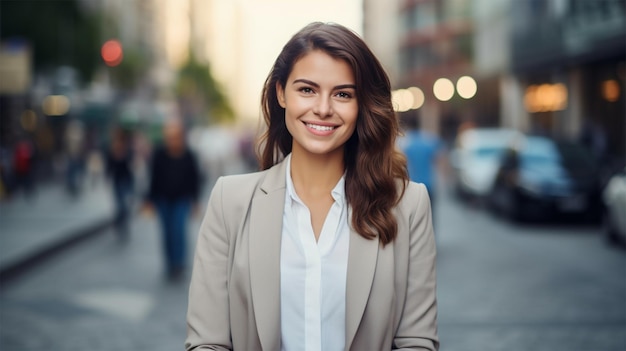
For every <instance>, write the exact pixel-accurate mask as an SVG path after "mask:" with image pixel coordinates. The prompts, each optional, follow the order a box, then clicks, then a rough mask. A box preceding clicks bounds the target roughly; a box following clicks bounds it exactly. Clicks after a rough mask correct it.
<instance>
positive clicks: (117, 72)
mask: <svg viewBox="0 0 626 351" xmlns="http://www.w3.org/2000/svg"><path fill="white" fill-rule="evenodd" d="M123 50H124V58H123V59H122V62H121V63H120V64H119V65H117V66H115V67H109V69H110V71H111V76H112V78H113V81H114V82H115V84H116V85H117V86H118V87H119V88H122V89H128V90H132V89H133V88H135V87H136V86H137V84H138V83H140V81H141V79H142V78H143V77H144V75H145V74H146V73H147V70H148V68H149V67H150V60H149V59H148V57H147V55H145V54H144V53H143V52H142V51H141V50H139V49H137V48H129V47H127V46H125V47H123Z"/></svg>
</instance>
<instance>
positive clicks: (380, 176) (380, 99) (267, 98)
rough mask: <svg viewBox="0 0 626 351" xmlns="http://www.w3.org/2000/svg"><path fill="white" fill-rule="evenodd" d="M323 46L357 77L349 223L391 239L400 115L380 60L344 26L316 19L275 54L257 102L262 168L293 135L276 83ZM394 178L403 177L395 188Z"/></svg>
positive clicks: (348, 154)
mask: <svg viewBox="0 0 626 351" xmlns="http://www.w3.org/2000/svg"><path fill="white" fill-rule="evenodd" d="M313 50H321V51H323V52H325V53H326V54H328V55H330V56H331V57H333V58H336V59H341V60H344V61H345V62H347V63H348V64H349V65H350V67H352V72H353V74H354V77H355V80H356V96H357V101H358V109H359V112H358V117H357V120H356V129H355V131H354V133H353V134H352V136H351V137H350V138H349V139H348V141H347V142H346V144H345V147H344V163H345V166H346V182H345V184H346V200H347V201H348V204H349V205H350V207H351V208H352V227H353V228H354V230H355V231H356V232H357V233H359V234H360V235H361V236H363V237H365V238H367V239H373V238H375V237H376V236H378V237H379V238H380V241H381V243H382V245H383V246H384V245H386V244H388V243H390V242H392V241H393V240H394V239H395V237H396V235H397V231H398V224H397V221H396V218H395V217H394V216H393V214H392V213H391V210H392V208H393V207H394V206H395V205H396V204H397V203H398V201H399V199H400V198H401V197H402V194H403V193H404V190H405V188H406V184H407V182H408V175H407V170H406V160H405V158H404V156H403V155H402V154H401V153H400V152H398V151H397V150H396V148H395V141H396V137H397V135H398V133H399V125H398V119H397V117H396V115H395V113H394V111H393V107H392V103H391V85H390V83H389V78H388V77H387V74H386V73H385V71H384V69H383V67H382V66H381V64H380V62H378V59H376V57H375V56H374V54H373V53H372V52H371V50H370V49H369V48H368V47H367V45H366V44H365V42H364V41H363V40H362V39H361V38H360V37H359V36H358V35H356V34H355V33H354V32H352V31H351V30H349V29H348V28H346V27H344V26H341V25H338V24H334V23H321V22H315V23H311V24H309V25H307V26H306V27H304V28H303V29H302V30H300V31H299V32H298V33H296V34H295V35H294V36H293V37H292V38H291V39H290V40H289V42H287V44H286V45H285V46H284V47H283V50H282V51H281V53H280V54H279V55H278V58H277V59H276V62H275V63H274V66H273V67H272V69H271V71H270V74H269V76H268V77H267V79H266V80H265V85H264V87H263V92H262V98H261V106H262V112H263V117H264V120H265V123H266V124H267V130H266V131H265V133H264V134H263V135H262V136H261V138H260V139H259V144H258V150H257V151H258V156H259V163H260V167H261V169H262V170H265V169H268V168H270V167H272V166H274V165H275V164H276V163H278V162H280V161H281V160H282V159H283V158H284V157H285V156H286V155H287V154H289V153H290V152H291V147H292V143H293V138H292V136H291V134H290V133H289V131H288V130H287V126H286V125H285V109H284V108H282V107H281V106H280V105H279V104H278V97H277V93H276V84H277V83H278V84H280V85H281V86H282V87H285V85H286V83H287V78H288V77H289V74H290V73H291V70H292V69H293V66H294V65H295V63H296V62H297V61H298V60H299V59H300V58H302V57H303V56H305V55H306V54H307V53H309V52H311V51H313ZM396 179H399V180H401V184H402V186H401V187H400V188H399V187H398V184H397V183H396Z"/></svg>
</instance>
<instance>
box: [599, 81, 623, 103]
mask: <svg viewBox="0 0 626 351" xmlns="http://www.w3.org/2000/svg"><path fill="white" fill-rule="evenodd" d="M619 93H620V89H619V83H617V81H616V80H615V79H609V80H605V81H604V82H602V97H603V98H604V99H605V100H606V101H609V102H615V101H617V100H619Z"/></svg>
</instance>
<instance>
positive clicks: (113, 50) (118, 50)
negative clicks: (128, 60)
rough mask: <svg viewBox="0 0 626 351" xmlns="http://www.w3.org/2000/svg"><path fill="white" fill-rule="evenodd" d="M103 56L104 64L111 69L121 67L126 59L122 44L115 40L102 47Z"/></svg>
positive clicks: (108, 41)
mask: <svg viewBox="0 0 626 351" xmlns="http://www.w3.org/2000/svg"><path fill="white" fill-rule="evenodd" d="M101 54H102V59H103V60H104V63H105V64H106V65H107V66H110V67H115V66H117V65H119V64H120V63H121V62H122V59H123V58H124V52H123V50H122V44H121V43H120V42H119V41H118V40H115V39H111V40H107V41H106V42H105V43H104V44H103V45H102V49H101Z"/></svg>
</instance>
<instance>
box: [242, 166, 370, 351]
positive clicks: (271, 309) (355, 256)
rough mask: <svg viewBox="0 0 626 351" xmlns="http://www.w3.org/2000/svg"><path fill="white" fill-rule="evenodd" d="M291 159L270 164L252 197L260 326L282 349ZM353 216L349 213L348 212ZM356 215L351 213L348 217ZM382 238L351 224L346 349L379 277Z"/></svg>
mask: <svg viewBox="0 0 626 351" xmlns="http://www.w3.org/2000/svg"><path fill="white" fill-rule="evenodd" d="M286 167H287V162H285V161H283V162H280V163H278V164H277V165H275V166H274V167H272V168H270V169H269V170H268V171H267V173H266V175H265V177H264V179H263V180H262V181H261V185H260V187H259V190H260V192H259V193H257V194H256V195H255V197H254V199H253V200H252V208H251V213H250V247H249V252H250V284H251V289H252V304H253V309H254V317H255V321H256V326H257V331H258V334H259V339H260V342H261V347H262V348H263V350H279V349H280V243H281V236H282V223H283V211H284V207H285V188H286V178H285V176H286V171H287V170H286ZM349 217H350V216H349ZM348 220H349V221H351V218H349V219H348ZM378 248H379V240H378V237H376V238H375V239H373V240H368V239H365V238H363V237H362V236H361V235H359V234H358V233H357V232H356V231H354V229H353V228H352V225H350V249H349V254H348V272H347V278H346V330H345V332H346V350H349V349H350V345H352V341H353V340H354V337H355V335H356V332H357V329H358V327H359V325H360V323H361V318H362V317H363V313H364V311H365V307H366V305H367V300H368V297H369V294H370V290H371V287H372V282H373V280H374V272H375V270H376V261H377V257H378Z"/></svg>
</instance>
